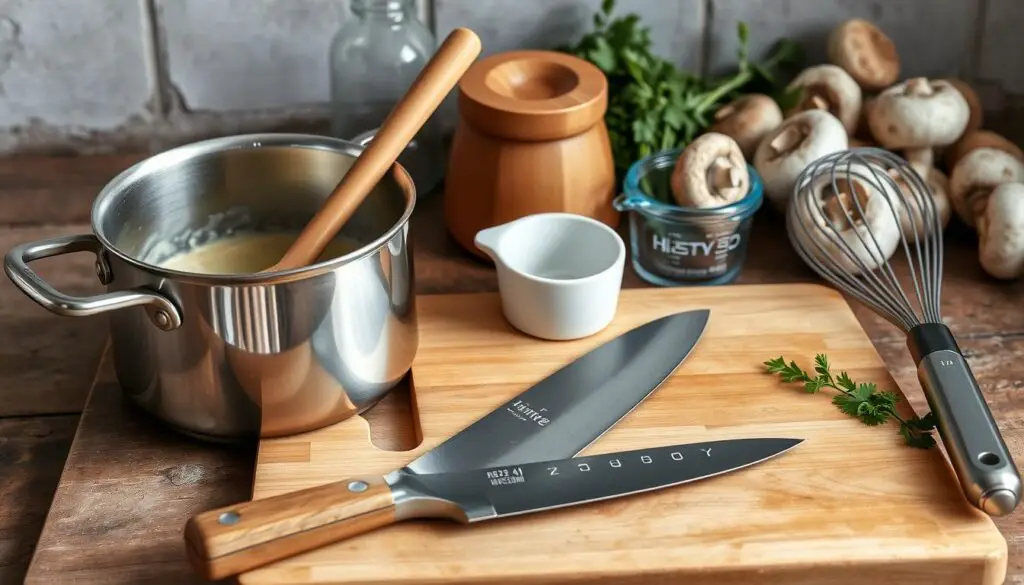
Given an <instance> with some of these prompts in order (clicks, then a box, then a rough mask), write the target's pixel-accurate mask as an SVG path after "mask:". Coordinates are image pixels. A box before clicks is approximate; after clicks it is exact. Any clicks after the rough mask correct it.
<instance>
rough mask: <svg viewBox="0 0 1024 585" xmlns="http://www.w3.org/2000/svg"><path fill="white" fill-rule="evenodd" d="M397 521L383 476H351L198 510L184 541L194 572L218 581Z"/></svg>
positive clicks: (392, 500) (191, 519)
mask: <svg viewBox="0 0 1024 585" xmlns="http://www.w3.org/2000/svg"><path fill="white" fill-rule="evenodd" d="M396 520H397V519H396V517H395V502H394V498H393V496H392V492H391V488H389V487H388V485H387V484H386V483H385V482H384V479H383V478H377V479H374V480H360V479H354V478H353V479H349V480H345V481H340V482H334V483H330V484H326V485H321V486H317V487H312V488H308V489H304V490H301V491H297V492H290V493H284V494H281V495H278V496H274V497H270V498H265V499H260V500H254V501H251V502H245V503H242V504H237V505H234V506H227V507H224V508H220V509H216V510H210V511H208V512H203V513H201V514H197V515H196V516H193V517H192V518H190V519H189V520H188V522H187V523H186V524H185V544H186V551H187V556H188V559H189V562H190V563H191V565H192V566H193V567H194V568H195V570H196V572H198V573H199V574H200V575H202V576H203V577H204V578H206V579H212V580H220V579H223V578H224V577H229V576H233V575H238V574H239V573H243V572H245V571H250V570H252V569H256V568H258V567H261V566H263V565H267V564H270V563H272V562H274V561H278V560H281V559H284V558H287V557H290V556H293V555H297V554H300V553H303V552H307V551H311V550H314V549H317V548H319V547H321V546H324V545H326V544H330V543H332V542H337V541H339V540H344V539H346V538H350V537H352V536H356V535H358V534H362V533H364V532H369V531H371V530H375V529H377V528H381V527H383V526H387V525H388V524H392V523H394V522H395V521H396Z"/></svg>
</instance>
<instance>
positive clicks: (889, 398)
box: [764, 354, 935, 449]
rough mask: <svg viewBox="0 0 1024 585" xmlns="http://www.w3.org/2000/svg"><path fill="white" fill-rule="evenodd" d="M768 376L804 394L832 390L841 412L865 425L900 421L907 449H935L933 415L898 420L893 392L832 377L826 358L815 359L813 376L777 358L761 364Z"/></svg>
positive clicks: (791, 363)
mask: <svg viewBox="0 0 1024 585" xmlns="http://www.w3.org/2000/svg"><path fill="white" fill-rule="evenodd" d="M764 365H765V366H767V368H768V373H770V374H779V376H780V377H781V378H782V381H783V382H803V388H804V390H805V391H807V392H809V393H811V394H815V393H817V392H818V391H820V390H821V389H822V388H832V389H833V390H836V391H838V392H839V394H836V395H835V396H833V397H832V404H835V405H836V408H838V409H839V410H840V411H842V412H844V413H846V414H848V415H850V416H852V417H854V418H856V419H859V420H860V421H861V422H863V423H864V424H866V425H870V426H875V425H880V424H883V423H885V422H888V421H889V420H890V419H895V420H897V421H899V425H900V429H899V434H900V436H901V437H903V440H904V441H905V442H906V444H907V445H909V446H911V447H917V448H919V449H928V448H930V447H932V446H933V445H935V438H934V437H933V436H932V431H934V430H935V417H934V416H933V415H932V413H930V412H929V413H928V414H926V415H925V416H924V417H921V418H918V417H917V416H916V415H915V416H912V417H910V418H908V419H904V418H902V417H900V415H899V414H898V413H897V412H896V403H897V402H898V401H899V396H898V395H897V394H896V393H895V392H889V391H879V390H878V386H877V385H876V384H874V383H871V382H862V383H860V384H858V383H856V382H854V381H853V380H851V379H850V376H848V375H847V374H846V372H840V373H839V375H838V376H835V377H833V376H832V372H831V371H830V370H829V363H828V357H826V356H825V355H824V354H818V355H816V356H815V357H814V373H815V374H816V375H814V376H811V375H810V374H809V373H807V372H805V371H804V370H802V369H800V367H799V366H797V365H796V362H794V361H790V362H789V363H788V364H787V363H786V360H785V359H784V358H783V357H782V356H779V357H777V358H775V359H773V360H768V361H766V362H764Z"/></svg>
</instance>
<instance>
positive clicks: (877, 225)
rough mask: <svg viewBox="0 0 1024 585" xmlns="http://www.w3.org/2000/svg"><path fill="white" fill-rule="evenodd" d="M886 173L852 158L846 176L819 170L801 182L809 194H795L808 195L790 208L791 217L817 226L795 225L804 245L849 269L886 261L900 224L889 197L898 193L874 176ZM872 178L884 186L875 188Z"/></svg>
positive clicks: (856, 270)
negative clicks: (805, 181) (837, 175)
mask: <svg viewBox="0 0 1024 585" xmlns="http://www.w3.org/2000/svg"><path fill="white" fill-rule="evenodd" d="M884 174H885V171H884V170H883V169H881V168H879V167H877V166H875V165H865V164H863V163H852V164H851V165H850V168H849V172H848V173H847V172H846V171H845V167H844V175H848V177H850V178H849V179H848V178H846V177H843V178H836V179H835V180H833V177H832V176H831V174H830V173H822V174H820V175H817V176H816V177H815V178H814V179H813V182H812V183H811V184H809V185H808V184H806V183H805V184H803V185H801V186H799V188H800V189H810V190H811V197H809V198H803V197H801V198H800V199H799V200H798V201H800V202H805V201H806V202H807V204H806V205H804V204H794V206H793V208H792V209H791V210H790V213H791V214H793V215H792V218H793V219H794V220H795V221H800V222H803V223H805V225H808V226H810V224H811V223H814V224H817V225H818V226H820V227H819V228H812V227H808V229H798V230H794V231H793V233H794V234H795V235H796V237H798V238H800V239H801V240H802V242H801V243H802V244H803V246H802V247H803V248H804V249H806V250H808V251H810V252H811V253H812V254H814V255H818V256H819V257H822V258H823V257H826V256H827V257H830V258H832V259H833V261H834V262H836V263H837V264H838V268H840V269H841V270H845V271H848V272H849V273H850V274H859V273H861V272H862V269H861V264H863V265H864V267H865V268H867V269H868V270H874V269H875V268H878V267H879V266H881V265H882V264H884V263H885V262H886V261H887V260H888V259H889V258H890V257H891V256H892V255H893V253H894V252H895V251H896V247H897V246H898V245H899V243H900V231H899V229H900V228H899V225H898V224H897V222H896V217H895V216H894V215H893V213H892V210H891V208H890V201H889V199H888V198H891V197H896V196H897V195H896V194H895V193H894V192H893V191H890V190H889V189H891V186H889V185H888V183H885V182H878V181H876V180H875V179H873V177H875V176H877V175H884ZM858 177H864V178H865V179H869V178H870V179H871V180H861V179H859V178H858ZM876 182H877V183H878V184H881V185H883V186H885V188H886V191H885V192H881V191H879V190H878V189H877V188H876V186H875V185H874V183H876ZM808 238H811V239H812V240H811V241H808ZM850 255H853V256H855V257H856V259H857V260H859V261H860V263H858V262H856V261H855V260H854V259H853V258H850Z"/></svg>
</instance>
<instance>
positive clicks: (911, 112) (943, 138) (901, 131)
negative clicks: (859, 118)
mask: <svg viewBox="0 0 1024 585" xmlns="http://www.w3.org/2000/svg"><path fill="white" fill-rule="evenodd" d="M970 114H971V110H970V107H968V105H967V100H966V99H964V96H962V95H961V94H960V92H959V91H957V90H956V88H955V87H953V85H952V84H950V83H949V82H948V81H943V80H941V79H934V80H929V79H926V78H924V77H915V78H913V79H908V80H906V81H904V82H901V83H898V84H896V85H894V86H892V87H890V88H889V89H887V90H885V91H883V92H882V93H880V94H878V96H877V97H876V98H875V99H874V103H873V104H872V105H871V108H870V109H869V111H868V124H870V126H871V135H872V136H874V137H875V140H877V141H878V143H879V144H881V145H882V146H883V147H885V148H888V149H891V150H903V149H921V148H933V147H936V146H946V145H949V144H952V143H953V142H955V141H956V139H957V138H960V136H961V135H962V134H963V132H964V128H966V127H967V120H968V119H969V118H970Z"/></svg>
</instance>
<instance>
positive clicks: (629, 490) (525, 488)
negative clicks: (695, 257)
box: [189, 438, 803, 578]
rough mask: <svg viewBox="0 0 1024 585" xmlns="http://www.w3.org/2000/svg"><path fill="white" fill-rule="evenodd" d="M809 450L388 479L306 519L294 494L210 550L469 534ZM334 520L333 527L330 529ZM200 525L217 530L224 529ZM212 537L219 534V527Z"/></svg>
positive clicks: (731, 446) (726, 450) (690, 447)
mask: <svg viewBox="0 0 1024 585" xmlns="http://www.w3.org/2000/svg"><path fill="white" fill-rule="evenodd" d="M802 442H803V439H791V438H753V439H727V440H720V441H707V442H702V443H690V444H680V445H670V446H664V447H654V448H647V449H635V450H631V451H620V452H617V453H607V454H601V455H591V456H586V457H573V458H566V459H557V460H550V461H538V462H532V463H526V464H522V465H520V464H512V465H500V466H494V467H488V468H483V469H474V470H461V471H453V472H442V473H432V474H418V473H414V472H411V471H409V470H407V469H399V470H396V471H393V472H391V473H389V474H387V475H385V476H383V477H377V478H369V477H368V478H353V479H350V480H348V482H347V483H345V484H343V485H339V484H337V483H335V484H328V485H324V486H320V487H316V488H312V489H310V490H305V491H306V492H308V493H307V497H306V498H305V502H303V504H304V506H305V510H304V515H301V516H300V515H298V514H296V513H295V512H296V510H295V509H294V506H293V505H292V504H293V502H292V501H286V500H287V499H288V496H290V495H291V494H284V495H282V496H275V497H272V498H268V499H266V500H258V501H255V502H249V503H246V504H242V505H240V506H237V507H235V509H234V512H233V513H234V514H236V515H237V516H238V517H246V516H249V517H255V518H256V519H258V520H259V522H258V524H257V526H259V528H260V530H259V531H249V530H238V531H235V532H232V533H229V534H228V535H225V536H223V537H222V538H221V539H219V542H210V541H207V545H209V546H217V547H228V546H230V547H232V548H233V549H234V550H235V552H233V553H232V554H233V555H236V556H235V557H234V558H236V559H240V560H241V561H244V562H245V564H246V565H251V564H252V563H251V561H252V560H254V559H258V558H260V557H261V556H262V555H263V554H264V553H265V552H266V551H267V550H268V549H272V548H273V547H282V548H285V549H293V548H295V547H296V546H298V545H296V544H295V543H296V542H297V541H300V540H302V539H307V540H308V541H310V542H318V543H321V544H323V543H326V542H336V541H340V540H344V539H347V538H351V537H354V536H357V535H359V534H363V533H366V532H369V531H372V530H375V529H377V528H381V527H384V526H387V525H389V524H394V523H396V522H402V521H406V520H412V519H427V518H443V519H448V520H453V521H456V522H460V523H464V524H470V523H475V522H480V521H485V520H493V519H497V518H505V517H509V516H517V515H522V514H529V513H535V512H542V511H545V510H550V509H555V508H562V507H566V506H575V505H580V504H587V503H592V502H597V501H601V500H607V499H612V498H617V497H622V496H627V495H632V494H639V493H643V492H649V491H653V490H658V489H662V488H666V487H670V486H676V485H680V484H684V483H689V482H692V481H696V480H700V479H706V478H710V477H713V476H716V475H721V474H724V473H728V472H733V471H737V470H739V469H742V468H744V467H749V466H751V465H754V464H756V463H760V462H763V461H766V460H768V459H771V458H773V457H775V456H777V455H780V454H782V453H784V452H786V451H788V450H790V449H792V448H793V447H795V446H797V445H798V444H800V443H802ZM275 503H280V504H281V505H280V506H275V505H273V504H275ZM327 518H330V519H331V522H330V523H326V522H324V520H325V519H327ZM201 522H202V523H206V524H216V523H217V519H216V518H212V517H208V518H206V519H204V520H202V521H201ZM190 527H191V528H194V529H201V528H202V527H201V526H197V525H196V524H190ZM207 528H208V529H210V530H211V531H216V528H217V527H216V526H208V527H207ZM282 528H283V530H281V529H282ZM278 535H280V538H278ZM307 544H308V543H307ZM302 548H303V550H306V549H308V548H312V547H308V546H306V547H302ZM210 552H213V551H212V550H211V549H207V550H203V551H195V550H192V549H190V550H189V555H190V558H192V555H193V554H201V555H202V556H201V558H202V559H209V553H210ZM259 564H263V563H259ZM204 566H205V565H204ZM214 566H215V567H216V566H219V565H214ZM214 574H222V571H217V572H215V573H214ZM214 578H217V577H214Z"/></svg>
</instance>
